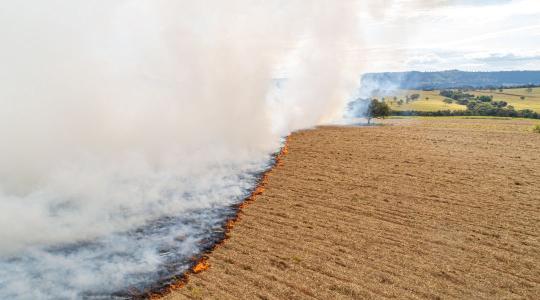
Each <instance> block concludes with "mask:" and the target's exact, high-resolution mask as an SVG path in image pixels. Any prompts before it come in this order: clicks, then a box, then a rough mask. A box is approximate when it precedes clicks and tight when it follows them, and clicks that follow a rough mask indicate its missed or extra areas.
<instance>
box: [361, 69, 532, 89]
mask: <svg viewBox="0 0 540 300" xmlns="http://www.w3.org/2000/svg"><path fill="white" fill-rule="evenodd" d="M362 83H363V84H365V85H372V86H381V87H389V86H392V87H394V88H400V89H424V90H425V89H448V88H467V87H472V88H481V87H510V86H524V85H540V71H501V72H464V71H457V70H452V71H442V72H417V71H412V72H388V73H367V74H365V75H364V76H363V77H362Z"/></svg>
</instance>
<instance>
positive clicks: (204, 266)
mask: <svg viewBox="0 0 540 300" xmlns="http://www.w3.org/2000/svg"><path fill="white" fill-rule="evenodd" d="M289 141H290V136H289V137H287V140H286V141H285V145H283V147H282V148H281V151H280V152H279V154H278V155H277V156H276V159H275V164H274V166H273V167H272V168H271V169H269V170H268V171H266V172H265V173H264V174H263V176H262V177H261V179H260V181H259V184H258V185H257V187H256V188H255V190H253V192H252V193H251V195H250V196H249V197H247V198H246V199H245V200H244V202H242V203H241V204H240V205H238V212H237V213H236V216H235V217H234V218H232V219H230V220H228V221H227V223H226V224H225V226H224V228H225V238H224V239H223V240H222V241H221V242H219V243H217V244H216V245H215V246H214V247H213V248H212V249H211V250H210V251H208V253H211V252H212V251H213V250H214V249H215V248H217V247H219V246H221V245H223V243H225V241H226V240H227V239H228V238H229V236H230V232H231V230H232V229H233V228H234V225H235V224H236V222H238V221H240V216H241V214H242V212H243V210H244V209H245V208H246V207H248V206H249V204H250V203H252V202H254V201H255V198H256V197H257V196H259V195H261V194H262V193H264V191H265V187H266V185H267V184H268V177H269V176H270V173H271V172H272V170H274V168H275V167H278V166H281V165H283V157H284V156H285V155H287V154H288V153H289ZM208 253H206V254H208ZM209 268H210V263H208V257H207V256H203V257H202V258H201V259H199V261H198V262H197V264H195V266H194V267H192V268H191V270H189V271H186V272H185V273H184V276H183V277H182V278H181V279H179V280H178V281H176V282H174V283H172V284H170V285H169V286H168V287H167V289H166V290H164V291H162V292H160V293H159V294H155V293H152V294H149V295H148V298H149V299H152V300H154V299H161V298H162V297H163V296H165V295H167V294H170V293H171V292H173V291H175V290H179V289H181V288H183V287H184V286H185V285H186V284H187V282H188V280H189V275H190V274H198V273H201V272H204V271H206V270H208V269H209Z"/></svg>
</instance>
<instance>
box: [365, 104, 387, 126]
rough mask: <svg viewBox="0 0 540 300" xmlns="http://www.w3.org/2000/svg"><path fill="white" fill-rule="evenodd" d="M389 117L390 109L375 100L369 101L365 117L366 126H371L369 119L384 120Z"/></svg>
mask: <svg viewBox="0 0 540 300" xmlns="http://www.w3.org/2000/svg"><path fill="white" fill-rule="evenodd" d="M389 115H390V107H389V106H388V104H386V103H384V102H380V101H378V100H377V99H373V100H371V103H370V104H369V107H368V111H367V114H366V117H367V119H368V124H371V119H373V118H376V119H380V118H382V119H384V118H385V117H388V116H389Z"/></svg>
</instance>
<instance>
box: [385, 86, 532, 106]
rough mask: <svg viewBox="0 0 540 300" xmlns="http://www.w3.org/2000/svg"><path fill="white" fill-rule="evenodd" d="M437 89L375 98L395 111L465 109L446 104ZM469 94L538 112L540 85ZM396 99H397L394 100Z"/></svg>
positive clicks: (475, 91) (476, 91) (478, 91)
mask: <svg viewBox="0 0 540 300" xmlns="http://www.w3.org/2000/svg"><path fill="white" fill-rule="evenodd" d="M439 92H440V91H438V90H435V91H418V90H400V91H397V92H396V93H395V94H391V95H377V98H379V99H382V98H384V99H385V101H386V102H387V103H389V104H390V107H391V108H392V109H393V110H397V111H406V110H416V111H437V110H465V109H466V107H465V106H464V105H459V104H455V103H452V104H448V103H445V102H444V101H443V100H444V99H445V97H443V96H441V95H439ZM467 93H469V94H474V95H475V96H481V95H486V96H493V100H495V101H501V100H503V101H506V102H508V105H512V106H514V108H515V109H516V110H521V109H532V110H534V111H537V112H540V87H537V88H533V90H532V92H531V93H529V92H527V89H525V88H516V89H504V90H503V91H502V92H499V90H494V91H489V90H474V91H468V92H467ZM412 94H419V95H420V98H419V99H418V100H415V101H410V102H409V103H403V104H402V105H398V103H397V101H399V100H400V99H403V101H405V98H406V96H407V95H409V96H410V95H412ZM522 96H523V97H525V99H524V100H521V99H520V97H522ZM396 100H397V101H396Z"/></svg>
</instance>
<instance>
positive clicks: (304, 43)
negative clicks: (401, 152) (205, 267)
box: [0, 0, 361, 299]
mask: <svg viewBox="0 0 540 300" xmlns="http://www.w3.org/2000/svg"><path fill="white" fill-rule="evenodd" d="M334 2H335V1H332V2H331V3H330V2H328V3H327V4H323V3H315V2H314V1H303V0H288V1H260V0H259V1H256V0H232V1H218V0H215V1H210V0H207V1H187V0H186V1H184V0H153V1H150V0H118V1H109V0H95V1H82V0H50V1H39V0H20V1H13V2H10V3H4V5H3V7H2V10H0V25H1V26H0V38H1V39H2V47H0V62H1V65H2V68H0V107H1V109H0V137H1V139H2V140H1V152H0V298H22V299H39V298H54V299H58V298H77V297H82V296H83V295H88V293H89V291H94V292H96V290H98V289H101V290H102V291H103V292H104V293H107V292H113V291H116V290H119V289H123V288H126V287H127V286H128V285H130V284H136V283H138V282H140V281H144V280H154V279H156V278H155V277H152V276H153V275H148V274H151V272H153V271H154V270H157V269H158V267H159V265H161V264H163V263H164V262H163V258H162V257H161V256H160V254H159V253H160V252H159V251H160V249H158V247H157V246H156V245H162V244H164V243H165V244H167V243H169V244H172V243H174V242H175V241H176V242H178V241H179V240H181V241H182V242H181V243H180V244H179V246H178V245H177V246H176V247H177V248H175V249H176V251H178V252H179V253H180V254H182V255H183V256H185V257H188V256H190V255H193V254H194V253H196V252H197V250H198V248H197V245H198V242H200V241H201V240H202V239H203V238H204V237H205V236H204V232H205V231H204V230H203V229H201V228H214V227H216V226H217V227H219V224H221V223H220V222H222V221H223V220H222V219H219V218H220V214H219V213H215V214H212V213H207V212H205V211H213V210H216V209H217V210H218V211H219V209H220V208H225V207H227V206H228V205H230V204H232V203H236V202H238V201H240V200H241V199H242V198H243V197H244V196H245V195H246V192H247V191H249V189H250V188H252V187H253V184H254V183H255V180H256V178H255V177H254V176H253V174H255V173H257V172H260V171H261V170H263V169H264V168H265V167H266V166H267V164H268V160H269V155H270V154H271V153H272V152H274V151H276V150H277V148H278V147H279V145H280V137H281V136H283V135H285V134H287V133H288V132H290V131H291V130H295V129H299V128H305V127H309V126H314V125H317V124H319V123H321V122H324V121H327V120H330V119H332V118H334V117H336V116H339V115H340V113H341V110H342V108H343V106H344V104H345V102H346V100H347V99H348V93H350V92H351V91H352V89H353V88H354V84H355V82H356V79H357V77H358V71H359V69H358V66H356V65H354V64H351V63H350V62H349V60H348V58H347V57H348V56H349V55H351V54H352V53H351V52H350V51H349V47H350V45H351V44H354V43H356V39H357V37H358V32H357V29H358V26H359V25H358V18H357V14H358V12H359V11H360V9H361V6H360V5H359V4H358V3H356V1H352V0H342V1H337V2H339V3H334ZM283 74H285V77H286V79H285V82H284V83H283V84H282V85H281V86H280V87H279V88H276V85H275V80H274V79H275V77H279V76H283ZM195 212H198V213H195ZM201 212H202V213H201ZM167 218H173V219H174V218H179V219H178V222H180V223H178V222H177V223H174V222H173V223H172V224H168V225H166V226H165V225H164V228H165V229H159V230H157V229H156V231H155V232H154V231H152V233H148V235H142V236H141V235H140V234H139V233H140V232H141V230H142V229H141V228H145V227H144V226H147V225H148V224H152V222H156V221H160V220H161V221H160V222H162V220H164V219H165V220H167ZM174 220H176V219H174ZM205 226H206V227H205ZM142 231H143V232H145V231H144V230H142ZM179 236H181V238H179ZM86 243H87V244H86ZM85 245H86V246H85ZM118 253H122V255H120V254H118ZM133 274H139V275H138V276H135V275H133ZM98 292H99V291H98ZM84 293H86V294H84Z"/></svg>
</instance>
